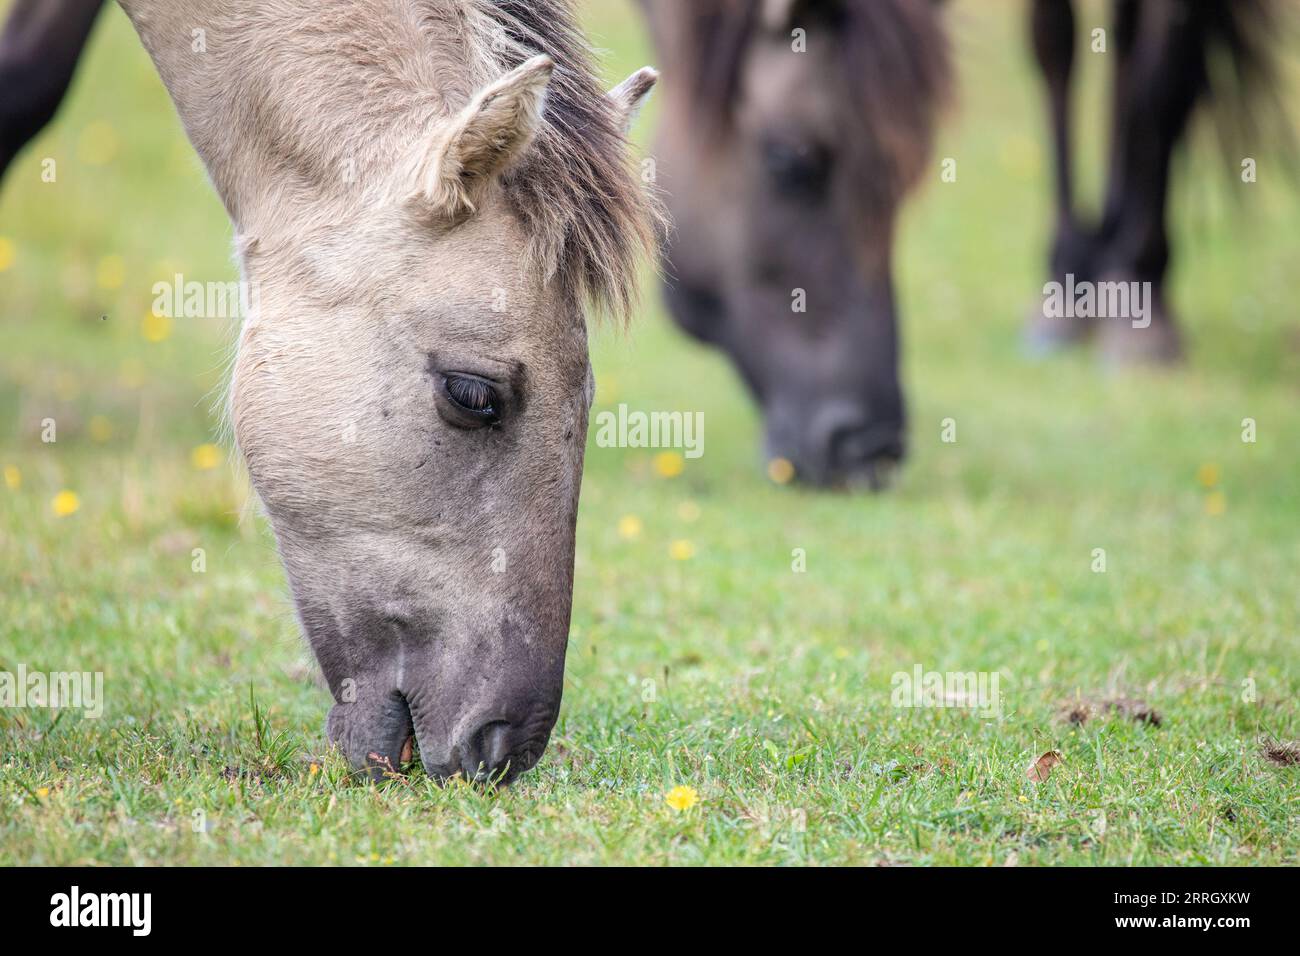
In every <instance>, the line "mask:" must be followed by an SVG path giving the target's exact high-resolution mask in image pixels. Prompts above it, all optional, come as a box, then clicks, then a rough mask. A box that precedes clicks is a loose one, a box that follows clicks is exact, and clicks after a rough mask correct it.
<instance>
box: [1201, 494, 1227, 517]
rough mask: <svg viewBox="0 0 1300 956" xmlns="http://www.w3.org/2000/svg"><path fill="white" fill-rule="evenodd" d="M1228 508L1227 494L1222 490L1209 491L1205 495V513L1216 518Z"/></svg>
mask: <svg viewBox="0 0 1300 956" xmlns="http://www.w3.org/2000/svg"><path fill="white" fill-rule="evenodd" d="M1227 509H1228V496H1227V495H1225V494H1224V493H1223V492H1222V491H1211V492H1210V493H1209V494H1208V495H1206V496H1205V513H1206V514H1207V515H1209V516H1210V517H1212V518H1217V517H1218V516H1219V515H1221V514H1223V512H1225V511H1226V510H1227Z"/></svg>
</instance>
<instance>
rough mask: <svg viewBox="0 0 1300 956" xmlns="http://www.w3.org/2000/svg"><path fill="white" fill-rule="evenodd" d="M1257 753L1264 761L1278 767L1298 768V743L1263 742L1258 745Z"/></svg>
mask: <svg viewBox="0 0 1300 956" xmlns="http://www.w3.org/2000/svg"><path fill="white" fill-rule="evenodd" d="M1259 752H1260V753H1261V754H1263V756H1264V759H1265V760H1267V761H1268V762H1269V763H1274V764H1277V765H1278V766H1279V767H1300V741H1295V740H1265V741H1263V742H1262V743H1261V744H1260V746H1259Z"/></svg>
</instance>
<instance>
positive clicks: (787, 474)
mask: <svg viewBox="0 0 1300 956" xmlns="http://www.w3.org/2000/svg"><path fill="white" fill-rule="evenodd" d="M767 477H769V478H771V479H772V480H773V481H775V482H776V483H777V484H778V485H788V484H789V483H790V482H791V481H792V480H793V479H794V463H793V462H792V461H790V459H789V458H773V459H772V460H771V461H769V462H768V463H767Z"/></svg>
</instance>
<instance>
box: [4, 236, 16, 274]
mask: <svg viewBox="0 0 1300 956" xmlns="http://www.w3.org/2000/svg"><path fill="white" fill-rule="evenodd" d="M15 258H16V256H15V255H14V243H13V240H12V239H6V238H5V237H4V236H0V272H7V271H8V270H9V269H10V267H12V266H13V264H14V259H15Z"/></svg>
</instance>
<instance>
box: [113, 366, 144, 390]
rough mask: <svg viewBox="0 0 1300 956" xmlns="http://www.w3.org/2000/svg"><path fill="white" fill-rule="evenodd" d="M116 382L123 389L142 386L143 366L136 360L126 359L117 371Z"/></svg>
mask: <svg viewBox="0 0 1300 956" xmlns="http://www.w3.org/2000/svg"><path fill="white" fill-rule="evenodd" d="M117 380H118V382H120V383H121V385H122V387H123V388H133V389H134V388H139V387H140V386H141V385H143V384H144V366H143V365H142V364H141V363H140V362H139V360H137V359H127V360H126V361H125V362H123V363H122V364H121V366H120V367H119V368H118V370H117Z"/></svg>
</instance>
